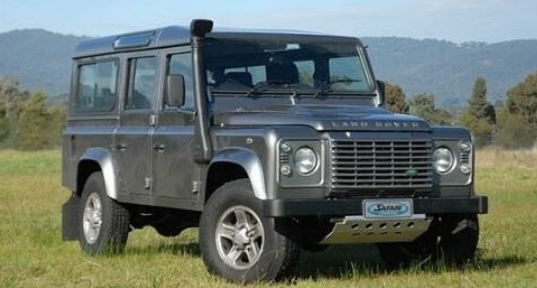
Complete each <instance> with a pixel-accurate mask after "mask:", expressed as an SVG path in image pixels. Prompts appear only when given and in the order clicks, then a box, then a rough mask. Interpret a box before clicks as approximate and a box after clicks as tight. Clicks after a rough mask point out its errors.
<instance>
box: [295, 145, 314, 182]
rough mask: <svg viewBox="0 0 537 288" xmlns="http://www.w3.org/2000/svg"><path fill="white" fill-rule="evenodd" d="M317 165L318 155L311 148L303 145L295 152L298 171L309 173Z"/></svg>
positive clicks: (303, 173)
mask: <svg viewBox="0 0 537 288" xmlns="http://www.w3.org/2000/svg"><path fill="white" fill-rule="evenodd" d="M315 166H317V156H316V155H315V152H313V150H311V149H310V148H307V147H303V148H300V149H298V150H297V151H296V153H295V168H296V170H297V171H298V173H300V174H302V175H305V174H309V173H311V172H312V171H313V169H315Z"/></svg>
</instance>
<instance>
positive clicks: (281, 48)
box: [205, 38, 372, 94]
mask: <svg viewBox="0 0 537 288" xmlns="http://www.w3.org/2000/svg"><path fill="white" fill-rule="evenodd" d="M208 40H209V41H208V43H207V48H206V53H205V66H206V69H207V83H208V85H209V86H210V87H211V89H212V91H238V92H240V91H244V92H248V91H250V93H251V92H252V91H253V92H258V93H261V92H269V93H270V92H278V91H285V90H286V89H293V91H300V92H302V93H306V92H312V93H314V91H317V92H319V91H320V92H326V93H327V94H329V93H345V94H353V93H355V94H370V93H371V92H372V84H371V81H370V78H369V77H368V73H367V72H366V71H367V70H366V69H367V68H366V65H365V61H364V57H363V51H362V48H360V47H359V46H357V45H356V43H355V42H351V41H345V42H343V41H326V40H325V39H323V40H318V38H316V39H315V40H312V39H307V40H302V41H301V40H298V41H297V40H296V39H265V38H262V39H240V40H239V39H208ZM340 42H341V43H340ZM258 88H263V89H258Z"/></svg>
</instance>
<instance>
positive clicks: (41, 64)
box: [0, 29, 85, 95]
mask: <svg viewBox="0 0 537 288" xmlns="http://www.w3.org/2000/svg"><path fill="white" fill-rule="evenodd" d="M84 39H85V37H77V36H71V35H62V34H57V33H52V32H49V31H46V30H41V29H28V30H14V31H11V32H7V33H2V34H0V76H4V77H16V79H18V80H19V82H20V83H21V86H22V87H23V88H26V89H31V90H35V89H42V90H45V91H46V92H47V93H49V94H51V95H58V94H62V93H66V92H67V91H68V90H69V77H70V74H71V59H70V57H71V54H72V52H73V51H74V49H75V47H76V45H77V44H78V43H80V41H82V40H84Z"/></svg>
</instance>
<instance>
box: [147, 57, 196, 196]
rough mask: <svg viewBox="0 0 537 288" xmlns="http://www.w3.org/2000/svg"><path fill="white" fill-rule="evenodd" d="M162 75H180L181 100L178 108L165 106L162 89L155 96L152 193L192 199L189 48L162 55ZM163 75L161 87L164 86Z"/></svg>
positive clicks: (192, 109) (190, 62) (192, 115)
mask: <svg viewBox="0 0 537 288" xmlns="http://www.w3.org/2000/svg"><path fill="white" fill-rule="evenodd" d="M164 55H165V56H166V57H163V60H162V61H164V63H162V64H163V65H162V66H163V69H162V71H161V72H162V74H163V75H166V76H167V75H170V74H172V75H174V74H175V75H183V77H184V79H185V101H184V105H183V106H181V107H172V106H169V105H167V103H166V101H165V98H166V97H164V96H165V95H166V89H165V88H164V89H163V91H162V94H161V95H162V96H161V97H159V102H160V103H159V105H158V106H159V109H158V112H157V126H156V128H155V130H154V132H153V134H152V143H153V151H152V153H153V156H152V161H153V169H152V173H153V179H154V188H153V189H154V193H155V195H156V196H159V197H172V198H178V199H185V200H191V199H193V189H194V187H193V182H194V181H195V177H194V169H195V168H194V161H193V157H192V147H193V144H194V143H193V139H194V90H193V89H194V88H193V79H192V54H191V53H190V48H189V47H188V48H186V47H184V48H174V49H169V50H166V51H165V52H164ZM165 78H166V77H165V76H164V77H162V79H161V86H162V87H165V85H164V83H165Z"/></svg>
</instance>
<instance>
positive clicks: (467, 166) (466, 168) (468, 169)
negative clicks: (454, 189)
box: [461, 163, 472, 175]
mask: <svg viewBox="0 0 537 288" xmlns="http://www.w3.org/2000/svg"><path fill="white" fill-rule="evenodd" d="M470 172H472V167H471V166H470V164H466V163H465V164H462V165H461V173H462V174H465V175H468V174H470Z"/></svg>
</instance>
